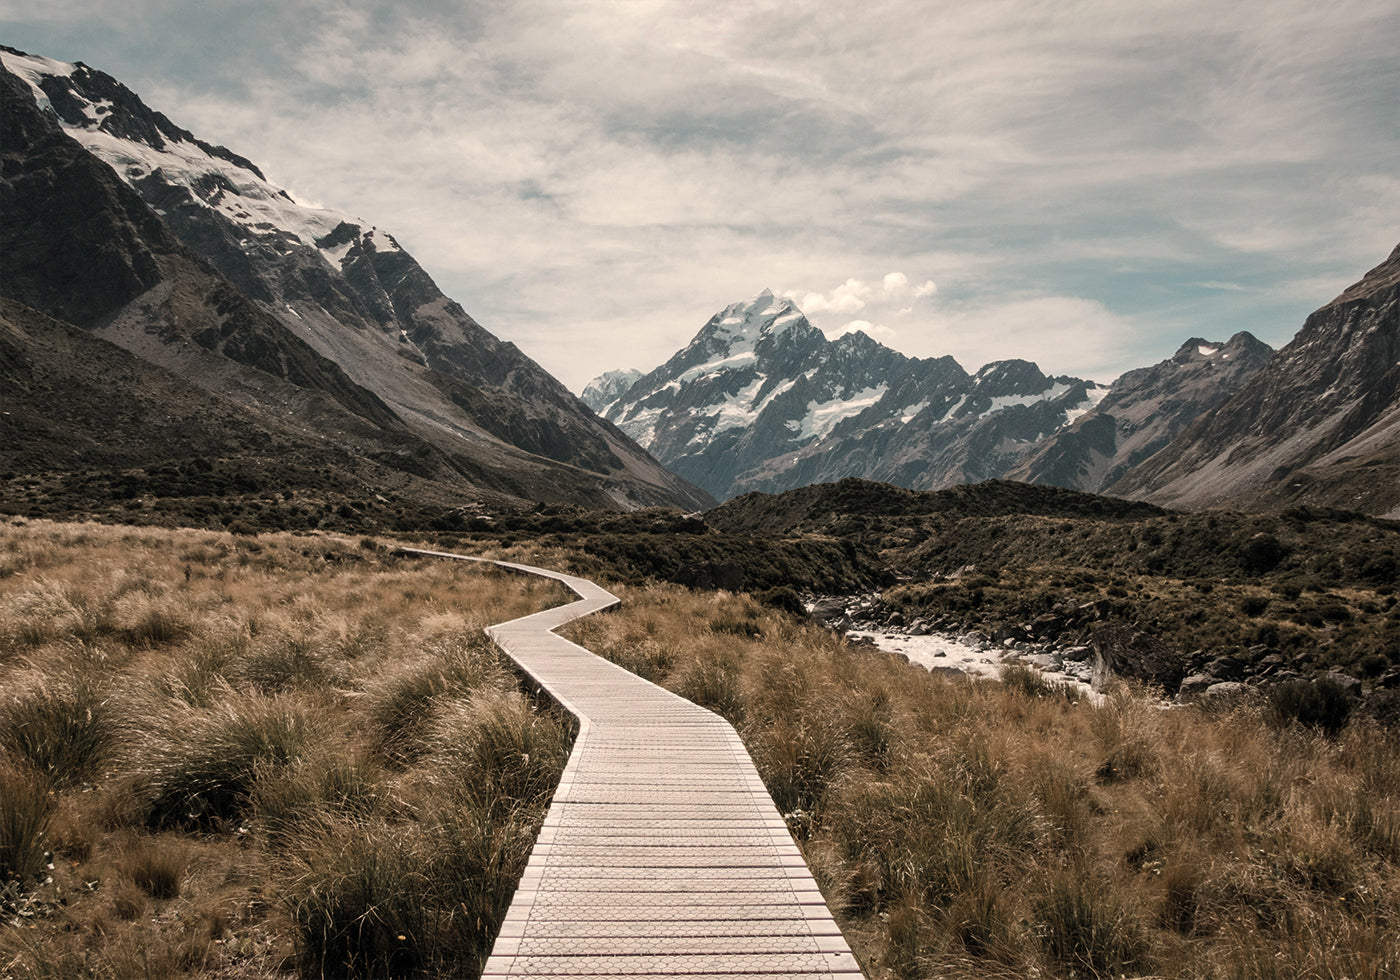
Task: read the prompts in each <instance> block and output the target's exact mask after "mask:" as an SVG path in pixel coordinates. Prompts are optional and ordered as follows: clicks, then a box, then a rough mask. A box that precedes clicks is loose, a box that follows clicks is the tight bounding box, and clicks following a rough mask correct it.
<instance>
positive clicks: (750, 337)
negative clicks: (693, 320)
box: [678, 289, 821, 366]
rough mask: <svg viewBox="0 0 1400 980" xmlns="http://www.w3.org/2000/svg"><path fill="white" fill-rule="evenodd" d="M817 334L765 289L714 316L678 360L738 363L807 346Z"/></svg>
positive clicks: (786, 303) (797, 312) (790, 305)
mask: <svg viewBox="0 0 1400 980" xmlns="http://www.w3.org/2000/svg"><path fill="white" fill-rule="evenodd" d="M820 333H821V331H819V330H817V329H816V328H815V327H813V326H812V325H811V324H810V323H808V322H807V317H806V316H804V315H803V313H802V311H801V310H799V309H798V308H797V307H796V306H795V305H794V304H793V302H792V300H790V299H787V298H786V297H777V296H774V295H773V293H772V291H771V290H768V289H765V290H763V291H762V292H761V293H759V294H758V295H757V296H755V297H753V298H752V299H750V300H746V301H744V302H742V303H734V304H732V305H730V306H727V307H725V308H724V309H723V310H722V311H720V312H719V313H716V314H715V315H714V316H713V317H711V318H710V321H709V322H708V323H706V324H705V326H704V327H702V328H701V329H700V332H699V333H698V334H696V335H695V339H693V340H692V341H691V342H690V344H689V345H688V346H687V347H686V348H685V350H684V351H682V352H681V354H680V355H678V356H684V355H686V354H693V355H695V356H697V357H698V358H701V360H699V363H704V362H705V360H712V361H714V363H716V365H717V366H718V365H720V364H721V363H722V362H724V361H728V360H730V359H735V360H736V361H737V362H739V363H742V362H743V360H744V357H743V356H744V355H747V354H756V353H757V352H758V351H759V348H760V347H763V346H768V347H772V346H775V345H779V344H782V343H785V342H791V341H794V340H795V341H797V342H801V341H803V340H806V341H809V342H810V341H811V339H812V335H814V334H815V335H818V336H819V335H820Z"/></svg>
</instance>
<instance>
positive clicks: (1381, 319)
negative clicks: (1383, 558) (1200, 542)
mask: <svg viewBox="0 0 1400 980" xmlns="http://www.w3.org/2000/svg"><path fill="white" fill-rule="evenodd" d="M1109 491H1110V492H1112V493H1116V494H1120V495H1123V496H1130V497H1139V498H1142V499H1144V500H1151V501H1154V502H1156V503H1161V504H1165V505H1167V506H1174V507H1193V508H1195V507H1208V506H1220V505H1223V504H1228V505H1230V506H1238V507H1248V508H1250V509H1255V510H1272V509H1279V508H1282V507H1287V506H1290V505H1310V506H1331V507H1343V508H1346V509H1349V510H1358V511H1364V512H1366V513H1370V514H1382V515H1388V516H1392V517H1396V516H1400V246H1396V248H1395V250H1394V251H1392V252H1391V254H1390V256H1389V257H1388V258H1387V259H1386V260H1385V261H1384V262H1382V263H1381V264H1380V265H1378V266H1376V267H1375V268H1374V269H1372V270H1371V271H1370V272H1368V273H1367V274H1366V275H1365V277H1364V278H1362V279H1361V280H1360V281H1359V282H1357V283H1356V284H1355V285H1353V286H1351V287H1350V288H1348V289H1347V290H1346V291H1344V292H1343V293H1342V294H1341V295H1340V296H1338V297H1337V298H1336V299H1334V300H1333V301H1332V302H1330V303H1328V304H1327V305H1326V306H1324V307H1322V308H1321V309H1319V310H1318V311H1317V312H1315V313H1313V314H1312V315H1311V316H1309V317H1308V319H1307V321H1306V322H1305V323H1304V324H1303V328H1302V330H1300V331H1299V332H1298V335H1297V336H1296V337H1294V338H1293V340H1292V341H1291V342H1289V343H1288V344H1287V345H1286V346H1285V347H1284V348H1282V349H1281V350H1280V351H1279V352H1278V353H1277V354H1276V355H1275V356H1274V357H1273V359H1272V360H1270V361H1269V363H1268V364H1267V365H1266V366H1265V367H1264V368H1262V369H1261V370H1260V371H1258V372H1257V373H1256V374H1255V375H1253V376H1252V377H1251V378H1250V379H1249V380H1248V381H1247V382H1246V383H1245V384H1244V386H1243V387H1241V388H1240V390H1239V391H1238V392H1236V393H1235V394H1234V395H1233V396H1232V397H1231V398H1230V399H1228V400H1227V401H1225V402H1224V403H1222V404H1221V405H1219V406H1218V407H1216V408H1215V409H1213V410H1212V411H1210V412H1208V413H1207V414H1205V415H1203V416H1202V417H1201V418H1200V419H1198V420H1197V421H1196V422H1195V423H1194V424H1193V425H1192V426H1191V427H1190V428H1188V429H1187V430H1186V431H1185V432H1184V433H1182V435H1181V436H1180V437H1179V438H1178V439H1176V440H1175V441H1174V442H1173V443H1172V444H1171V445H1169V446H1168V447H1167V448H1166V449H1164V450H1163V451H1162V452H1160V453H1158V454H1157V455H1156V456H1154V457H1152V458H1151V459H1150V460H1148V461H1147V462H1145V463H1143V464H1142V465H1140V466H1138V467H1137V468H1136V469H1134V470H1132V471H1131V472H1129V473H1128V474H1127V475H1126V476H1125V477H1123V479H1121V480H1119V481H1118V482H1117V483H1115V484H1114V485H1113V486H1112V487H1110V488H1109Z"/></svg>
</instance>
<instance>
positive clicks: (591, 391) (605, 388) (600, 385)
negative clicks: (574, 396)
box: [579, 368, 642, 415]
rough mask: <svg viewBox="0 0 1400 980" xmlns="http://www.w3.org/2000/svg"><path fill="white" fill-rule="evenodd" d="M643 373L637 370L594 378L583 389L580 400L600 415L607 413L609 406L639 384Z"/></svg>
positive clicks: (631, 369) (630, 369) (615, 372)
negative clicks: (638, 381)
mask: <svg viewBox="0 0 1400 980" xmlns="http://www.w3.org/2000/svg"><path fill="white" fill-rule="evenodd" d="M641 376H642V372H640V371H638V370H637V369H636V368H624V369H622V370H619V371H608V372H606V373H605V374H601V375H599V376H598V377H596V378H594V379H593V380H592V381H590V382H588V384H587V385H586V386H585V387H584V389H583V394H581V395H579V399H580V400H581V401H582V402H583V403H584V404H585V405H587V406H588V407H589V408H591V409H593V411H595V412H597V413H598V414H599V415H602V414H604V413H605V412H606V411H607V408H608V406H609V405H611V404H612V403H613V402H615V401H617V399H618V396H620V395H622V394H623V393H624V392H625V391H627V389H628V388H630V387H632V385H634V384H636V383H637V380H638V379H639V378H641Z"/></svg>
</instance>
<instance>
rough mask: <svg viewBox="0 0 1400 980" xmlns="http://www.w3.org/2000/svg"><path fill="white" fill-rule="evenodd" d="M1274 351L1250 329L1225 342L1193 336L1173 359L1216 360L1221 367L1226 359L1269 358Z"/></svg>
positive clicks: (1184, 361) (1252, 359) (1178, 360)
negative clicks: (1250, 331)
mask: <svg viewBox="0 0 1400 980" xmlns="http://www.w3.org/2000/svg"><path fill="white" fill-rule="evenodd" d="M1272 353H1273V348H1271V347H1270V346H1269V345H1268V344H1266V343H1264V342H1263V341H1261V340H1258V339H1256V338H1255V337H1254V335H1253V334H1251V333H1249V332H1248V331H1246V330H1241V331H1240V332H1239V333H1237V334H1235V335H1234V336H1233V337H1231V338H1230V339H1229V340H1228V341H1226V342H1225V343H1223V344H1222V343H1221V342H1220V341H1211V340H1205V339H1203V338H1201V337H1192V338H1190V339H1189V340H1187V341H1186V342H1185V343H1184V344H1182V345H1181V347H1180V348H1179V349H1178V350H1177V352H1176V353H1175V354H1173V355H1172V360H1173V361H1175V362H1176V363H1178V364H1189V363H1192V362H1201V361H1207V362H1209V361H1214V362H1217V364H1216V366H1217V367H1221V366H1224V365H1223V362H1225V361H1232V360H1234V361H1238V360H1240V359H1248V360H1250V361H1254V360H1259V359H1260V358H1263V359H1267V358H1268V357H1269V355H1271V354H1272Z"/></svg>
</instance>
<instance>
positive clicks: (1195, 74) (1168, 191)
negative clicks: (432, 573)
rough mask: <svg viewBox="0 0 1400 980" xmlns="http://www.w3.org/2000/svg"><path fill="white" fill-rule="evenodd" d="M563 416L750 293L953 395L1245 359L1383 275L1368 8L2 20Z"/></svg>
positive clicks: (424, 11) (1158, 6)
mask: <svg viewBox="0 0 1400 980" xmlns="http://www.w3.org/2000/svg"><path fill="white" fill-rule="evenodd" d="M0 43H5V44H8V45H11V46H13V47H17V48H20V49H21V50H25V51H29V52H30V53H34V54H42V55H47V56H49V57H53V58H58V59H61V60H65V61H83V62H85V63H86V64H88V65H90V66H91V67H93V68H98V69H101V70H103V71H106V72H108V73H110V74H112V75H115V76H116V77H117V78H118V79H120V80H121V81H123V82H125V83H126V84H127V85H128V86H129V87H130V88H132V89H133V90H135V91H136V92H137V93H138V94H139V95H141V96H142V97H143V99H144V100H145V101H146V102H147V103H148V104H150V105H151V106H152V107H154V108H156V109H159V110H161V111H163V112H164V113H165V114H166V115H168V116H170V117H171V118H172V119H173V120H174V121H175V122H176V123H178V124H180V125H182V126H184V127H186V128H188V129H191V130H193V131H194V132H195V133H196V134H197V135H199V136H200V137H202V138H204V139H206V140H209V141H211V142H214V143H221V144H224V145H225V146H228V147H229V148H230V149H233V150H235V151H237V152H238V153H241V154H243V155H244V156H247V157H248V158H250V159H251V160H253V161H254V162H255V163H257V164H258V165H259V166H260V167H261V168H262V169H263V171H264V172H265V173H266V174H267V175H268V177H269V179H270V180H272V181H273V182H274V183H276V184H279V185H281V186H283V187H286V188H287V189H288V190H289V191H290V193H291V194H292V195H293V197H295V198H296V199H297V200H300V201H302V202H305V203H313V204H321V205H326V206H331V207H335V208H337V209H340V210H343V211H348V212H350V213H351V214H355V215H358V216H359V217H361V218H363V219H365V220H366V221H368V222H370V223H372V224H375V225H377V226H379V227H381V228H383V229H384V230H386V231H388V232H390V233H391V234H393V235H394V236H395V237H396V238H397V239H398V240H399V242H400V243H401V244H402V245H403V246H404V247H405V248H406V249H408V250H409V251H410V252H412V253H413V254H414V256H415V257H416V258H417V259H418V260H419V262H420V263H422V265H423V266H424V267H425V268H426V269H427V270H428V272H429V273H430V274H431V275H432V276H433V277H434V278H435V279H436V280H437V282H438V284H439V285H440V286H441V287H442V288H443V290H444V291H445V292H446V293H447V294H448V295H449V296H451V297H453V298H454V299H457V300H458V301H460V302H461V303H462V305H463V306H465V307H466V309H467V310H468V311H469V312H470V313H472V315H473V316H475V317H476V319H478V320H479V321H480V322H481V323H482V325H483V326H485V327H486V328H487V329H489V330H491V331H492V332H494V333H496V334H497V335H499V336H501V337H503V338H505V339H508V340H513V341H515V342H516V343H517V344H518V345H519V346H520V347H521V348H522V349H524V350H525V352H526V353H528V354H530V355H531V356H532V357H534V358H535V359H536V360H538V361H539V362H540V363H541V364H543V365H544V366H545V367H546V368H547V369H549V370H550V371H552V372H553V373H554V374H555V375H556V376H558V377H559V378H560V379H561V380H562V381H563V382H564V383H565V384H567V385H569V386H570V387H572V388H573V389H574V390H576V391H577V390H579V389H580V388H581V387H582V386H583V384H584V383H585V382H587V381H588V379H589V378H591V377H592V376H594V375H595V374H598V373H601V372H602V371H604V370H607V369H610V368H618V367H636V368H641V369H644V370H649V369H651V368H652V367H655V366H656V365H658V364H660V363H661V362H662V361H663V360H665V359H666V358H667V357H668V356H669V355H670V354H672V353H673V352H674V351H675V350H677V349H678V348H679V347H681V346H683V345H684V344H685V343H686V342H687V341H689V340H690V338H691V337H692V336H693V335H694V334H695V333H696V331H697V330H699V329H700V327H701V326H703V325H704V323H705V321H706V320H707V319H708V318H709V317H710V316H711V315H712V314H713V313H715V312H716V311H718V310H719V309H721V308H723V307H724V306H726V305H728V304H729V303H732V302H735V301H738V300H742V299H746V298H748V297H751V296H753V295H754V294H756V293H757V292H759V291H760V290H761V289H763V288H765V287H766V288H771V289H773V290H774V291H775V292H780V293H787V294H790V295H792V296H793V297H794V298H795V299H796V300H797V302H798V303H799V305H800V306H801V307H802V308H803V309H804V311H805V312H806V313H807V314H808V315H809V317H810V318H811V319H812V320H813V322H814V323H816V325H817V326H819V327H821V328H822V329H824V330H826V331H828V333H829V334H832V335H834V334H835V333H837V332H839V331H841V330H843V329H864V330H866V331H868V332H869V333H871V335H872V336H874V337H875V338H876V339H878V340H880V341H882V342H884V343H886V344H888V345H890V346H892V347H894V348H896V349H898V350H901V351H903V352H905V353H907V354H911V355H918V356H936V355H942V354H952V355H953V356H955V357H956V358H957V359H958V360H959V362H961V363H962V365H963V366H964V367H965V368H967V369H969V370H975V369H976V368H977V367H979V366H981V365H982V364H983V363H985V362H986V361H989V360H995V359H999V358H1004V357H1025V358H1028V359H1031V360H1035V361H1037V362H1038V363H1039V364H1040V366H1041V367H1042V368H1043V369H1044V370H1045V371H1047V372H1048V373H1056V374H1060V373H1065V374H1076V375H1080V376H1084V377H1090V378H1094V379H1096V380H1109V379H1111V378H1112V377H1114V376H1115V375H1117V374H1118V373H1120V372H1121V371H1123V370H1125V369H1127V368H1130V367H1135V366H1140V365H1144V364H1148V363H1152V362H1155V361H1157V360H1160V359H1162V358H1164V357H1167V356H1169V355H1170V354H1171V353H1172V352H1173V351H1175V350H1176V348H1177V347H1178V346H1180V344H1181V343H1182V342H1183V341H1184V340H1185V339H1187V338H1188V337H1191V336H1203V337H1205V338H1207V339H1212V340H1224V339H1226V338H1227V337H1229V336H1230V335H1231V334H1233V333H1235V332H1236V331H1238V330H1249V331H1251V332H1252V333H1254V334H1255V335H1256V336H1258V337H1260V338H1261V339H1263V340H1265V341H1267V342H1268V343H1270V344H1273V345H1274V346H1275V347H1277V346H1280V345H1282V344H1283V343H1286V342H1287V341H1288V340H1289V339H1290V338H1291V337H1292V336H1293V334H1294V333H1296V332H1297V330H1298V328H1299V327H1300V326H1301V325H1302V321H1303V318H1304V317H1305V316H1306V315H1307V313H1309V312H1311V311H1312V310H1313V309H1315V308H1317V307H1318V306H1320V305H1322V304H1323V303H1325V302H1326V301H1328V300H1330V299H1331V298H1333V297H1334V296H1335V295H1336V294H1337V293H1339V292H1340V291H1341V290H1342V289H1343V288H1344V287H1345V286H1347V285H1348V284H1349V283H1351V282H1353V281H1355V280H1356V279H1358V278H1360V276H1361V275H1362V274H1363V273H1364V272H1365V271H1366V270H1367V269H1369V268H1371V267H1372V266H1374V265H1376V264H1378V263H1379V262H1380V261H1381V260H1382V259H1384V258H1385V256H1386V255H1387V254H1388V253H1389V252H1390V250H1391V249H1392V248H1393V247H1394V246H1395V244H1396V243H1397V241H1400V4H1397V3H1396V2H1395V0H1332V2H1329V3H1325V4H1324V3H1319V2H1317V0H1235V2H1233V3H1222V2H1220V0H1199V2H1198V0H1173V2H1156V0H1145V2H1143V0H1140V2H1136V3H1125V2H1123V0H1049V2H1046V0H976V2H971V0H960V2H943V0H939V2H914V0H889V2H878V0H866V2H863V3H852V2H850V0H806V2H802V0H787V2H762V0H760V2H756V0H744V2H730V0H704V2H700V0H679V2H668V0H456V2H445V0H414V2H413V3H371V2H361V0H340V2H335V0H310V2H297V3H291V4H288V3H285V2H283V0H226V2H224V3H220V4H203V3H200V4H195V3H189V2H184V0H121V2H120V3H117V2H62V0H57V2H55V0H49V2H44V3H40V2H34V0H19V2H16V0H0Z"/></svg>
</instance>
